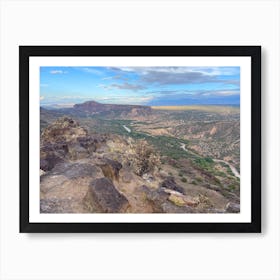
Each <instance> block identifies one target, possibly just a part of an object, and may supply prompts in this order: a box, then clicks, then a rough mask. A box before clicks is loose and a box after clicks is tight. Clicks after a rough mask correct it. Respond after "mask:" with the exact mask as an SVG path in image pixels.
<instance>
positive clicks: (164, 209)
mask: <svg viewBox="0 0 280 280" xmlns="http://www.w3.org/2000/svg"><path fill="white" fill-rule="evenodd" d="M138 191H139V192H140V193H144V194H145V199H146V200H147V201H149V202H150V204H151V205H152V209H153V212H154V213H194V212H195V209H194V208H192V207H190V206H188V205H186V204H184V205H176V204H175V203H174V202H173V201H171V200H170V199H169V198H170V194H169V193H168V192H166V191H165V189H163V188H158V189H151V188H149V187H147V186H145V185H143V186H140V187H139V188H138Z"/></svg>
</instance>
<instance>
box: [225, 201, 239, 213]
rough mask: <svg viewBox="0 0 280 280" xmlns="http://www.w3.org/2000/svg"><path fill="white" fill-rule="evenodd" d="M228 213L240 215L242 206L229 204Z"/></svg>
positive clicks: (227, 206)
mask: <svg viewBox="0 0 280 280" xmlns="http://www.w3.org/2000/svg"><path fill="white" fill-rule="evenodd" d="M226 212H227V213H240V204H238V203H233V202H229V203H228V204H227V205H226Z"/></svg>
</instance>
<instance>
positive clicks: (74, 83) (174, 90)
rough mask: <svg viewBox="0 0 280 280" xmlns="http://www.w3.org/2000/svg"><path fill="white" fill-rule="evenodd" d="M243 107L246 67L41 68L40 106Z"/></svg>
mask: <svg viewBox="0 0 280 280" xmlns="http://www.w3.org/2000/svg"><path fill="white" fill-rule="evenodd" d="M88 100H94V101H97V102H100V103H112V104H132V105H149V106H160V105H165V106H167V105H177V106H179V105H192V104H201V105H203V104H204V105H210V104H213V105H214V104H215V105H219V104H220V105H226V104H227V105H229V104H232V105H239V104H240V67H222V66H221V67H190V66H186V67H181V66H180V67H177V66H174V67H173V66H167V67H162V66H160V67H127V66H125V67H40V105H41V106H53V105H57V106H61V107H63V106H71V105H72V104H76V103H83V102H85V101H88Z"/></svg>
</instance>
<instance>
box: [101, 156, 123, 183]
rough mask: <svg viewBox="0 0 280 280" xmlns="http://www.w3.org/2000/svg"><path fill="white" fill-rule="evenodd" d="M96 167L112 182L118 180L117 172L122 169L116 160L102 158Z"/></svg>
mask: <svg viewBox="0 0 280 280" xmlns="http://www.w3.org/2000/svg"><path fill="white" fill-rule="evenodd" d="M98 166H99V167H100V168H101V169H102V171H103V174H104V176H105V177H107V178H109V179H111V180H112V181H114V180H117V181H118V180H119V171H120V170H121V168H122V164H121V163H119V162H118V161H116V160H112V159H109V158H103V159H101V160H99V163H98Z"/></svg>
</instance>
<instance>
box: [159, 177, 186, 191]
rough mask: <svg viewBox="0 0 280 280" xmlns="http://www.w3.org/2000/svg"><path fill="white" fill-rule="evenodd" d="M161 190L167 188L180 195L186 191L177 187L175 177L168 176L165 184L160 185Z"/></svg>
mask: <svg viewBox="0 0 280 280" xmlns="http://www.w3.org/2000/svg"><path fill="white" fill-rule="evenodd" d="M159 186H160V187H161V188H167V189H170V190H173V191H176V192H179V193H182V194H184V193H185V191H184V189H183V187H181V186H179V185H177V183H176V182H175V180H174V177H172V176H168V177H167V178H166V179H165V180H164V181H163V182H161V183H160V185H159Z"/></svg>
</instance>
